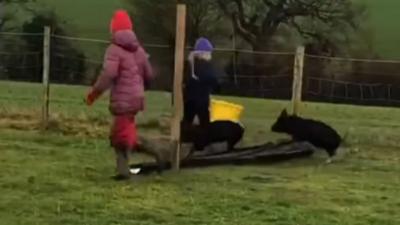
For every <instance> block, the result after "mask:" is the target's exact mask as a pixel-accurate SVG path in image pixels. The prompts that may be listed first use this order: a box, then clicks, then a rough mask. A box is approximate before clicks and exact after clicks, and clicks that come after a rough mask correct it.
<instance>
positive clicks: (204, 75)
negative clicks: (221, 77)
mask: <svg viewBox="0 0 400 225" xmlns="http://www.w3.org/2000/svg"><path fill="white" fill-rule="evenodd" d="M195 68H196V66H195ZM199 69H200V70H202V71H201V72H200V71H199V73H201V75H200V76H197V77H198V79H199V81H200V82H201V83H203V84H205V85H206V86H208V87H210V88H212V89H213V90H216V89H218V87H219V84H218V79H217V74H216V70H215V68H214V66H213V65H212V64H211V63H210V62H207V63H205V64H203V65H202V66H201V68H199V67H197V68H196V69H195V70H196V73H197V71H198V70H199Z"/></svg>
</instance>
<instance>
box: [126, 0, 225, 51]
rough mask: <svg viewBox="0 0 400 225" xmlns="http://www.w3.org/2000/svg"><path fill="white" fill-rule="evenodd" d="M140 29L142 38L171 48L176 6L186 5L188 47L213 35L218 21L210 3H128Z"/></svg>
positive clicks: (140, 0) (160, 0)
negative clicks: (163, 43)
mask: <svg viewBox="0 0 400 225" xmlns="http://www.w3.org/2000/svg"><path fill="white" fill-rule="evenodd" d="M128 3H129V4H131V5H132V11H133V12H134V14H135V15H137V16H136V17H135V18H137V23H138V24H139V25H140V26H141V31H140V32H143V34H142V35H144V36H149V37H157V38H159V39H162V41H164V42H167V43H169V44H173V43H174V40H175V18H176V3H185V4H186V5H187V9H188V13H187V22H186V25H187V35H186V36H187V40H188V42H189V43H190V44H193V43H194V42H195V39H197V38H198V37H199V36H202V35H205V36H208V35H213V34H214V31H215V30H216V27H217V26H218V21H219V20H220V19H221V18H222V15H221V14H220V12H219V10H218V7H217V5H216V4H215V1H212V0H201V1H199V0H178V1H177V0H152V1H148V0H136V1H128Z"/></svg>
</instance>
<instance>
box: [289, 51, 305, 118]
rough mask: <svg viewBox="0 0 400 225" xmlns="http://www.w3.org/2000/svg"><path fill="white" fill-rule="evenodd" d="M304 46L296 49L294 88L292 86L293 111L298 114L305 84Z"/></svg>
mask: <svg viewBox="0 0 400 225" xmlns="http://www.w3.org/2000/svg"><path fill="white" fill-rule="evenodd" d="M304 50H305V49H304V46H299V47H298V48H297V49H296V55H295V58H294V68H293V88H292V113H293V115H297V114H298V113H299V110H300V104H301V94H302V86H303V68H304Z"/></svg>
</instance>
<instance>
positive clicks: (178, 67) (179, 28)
mask: <svg viewBox="0 0 400 225" xmlns="http://www.w3.org/2000/svg"><path fill="white" fill-rule="evenodd" d="M185 33H186V5H184V4H178V5H177V15H176V36H175V38H176V39H175V69H174V88H173V100H174V104H173V110H174V111H173V113H174V115H173V118H172V124H171V141H172V146H173V148H174V151H175V152H174V153H175V154H174V158H173V159H172V161H173V162H172V163H173V168H174V169H176V170H179V167H180V158H181V156H180V151H181V144H180V135H181V132H180V131H181V129H180V128H181V126H180V125H181V120H182V115H183V94H182V81H183V65H184V54H185Z"/></svg>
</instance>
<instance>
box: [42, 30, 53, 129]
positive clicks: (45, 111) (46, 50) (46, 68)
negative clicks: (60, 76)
mask: <svg viewBox="0 0 400 225" xmlns="http://www.w3.org/2000/svg"><path fill="white" fill-rule="evenodd" d="M50 31H51V30H50V27H44V33H43V75H42V84H43V103H42V128H43V129H46V128H47V124H48V121H49V74H50Z"/></svg>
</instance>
